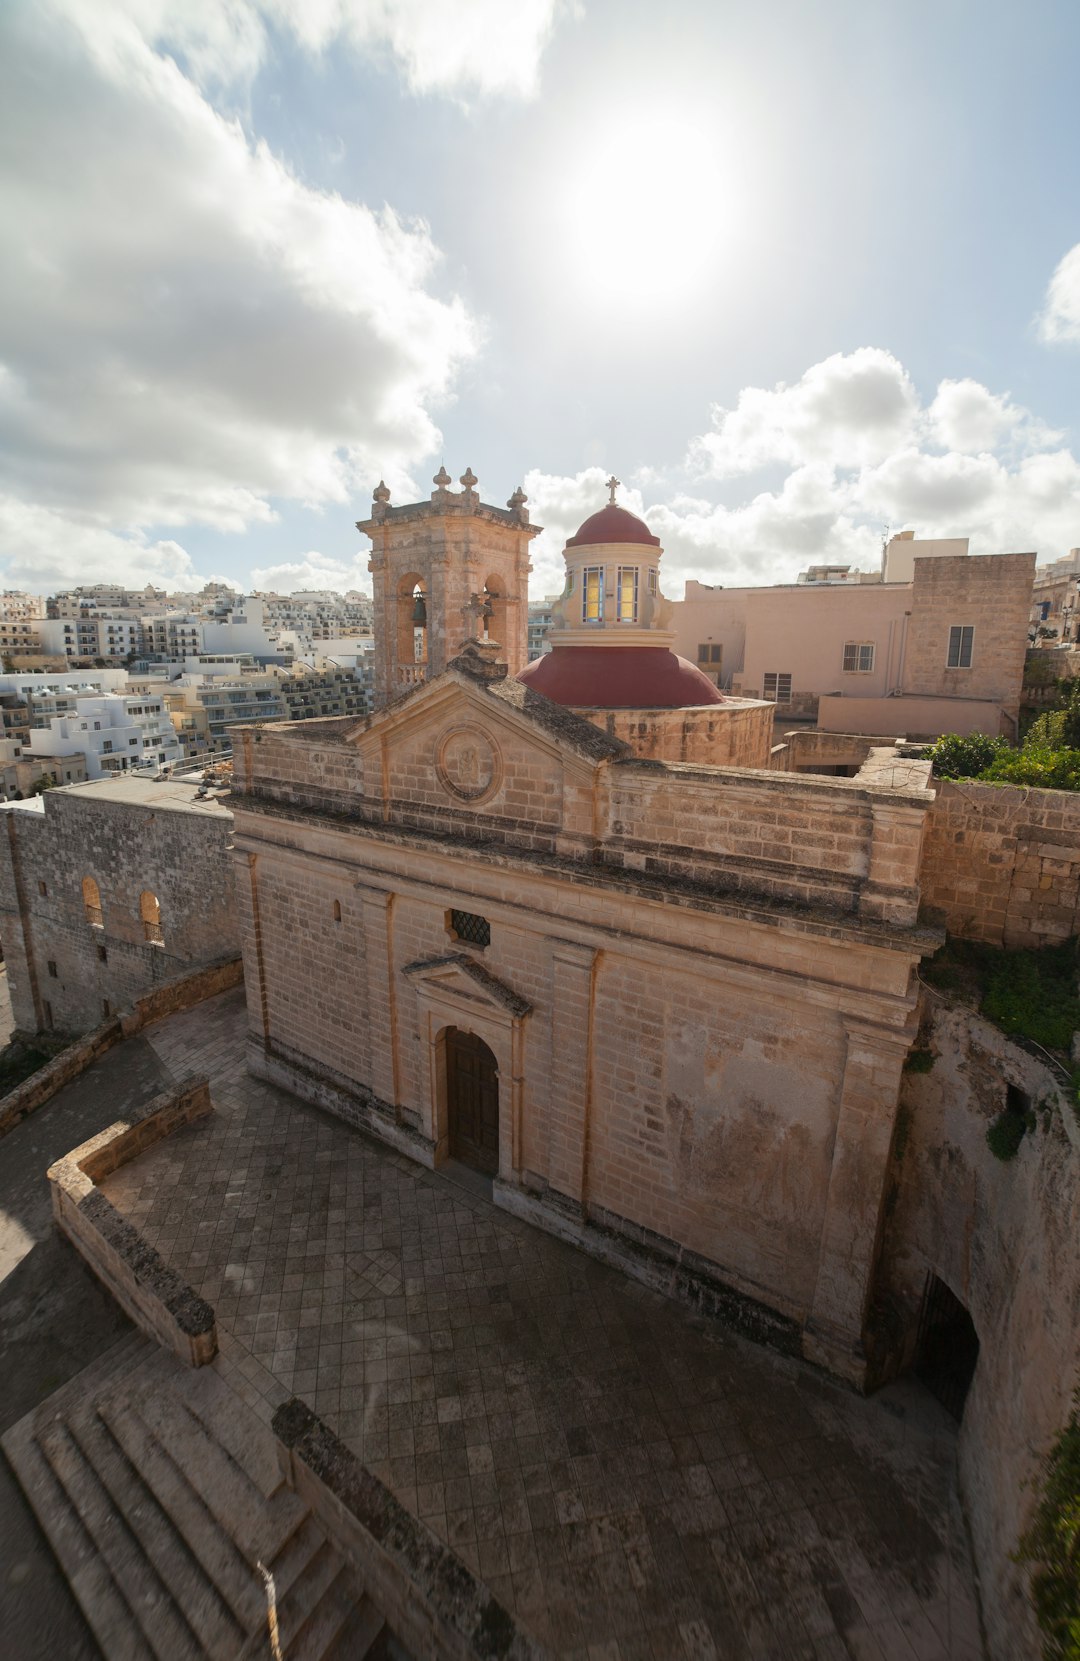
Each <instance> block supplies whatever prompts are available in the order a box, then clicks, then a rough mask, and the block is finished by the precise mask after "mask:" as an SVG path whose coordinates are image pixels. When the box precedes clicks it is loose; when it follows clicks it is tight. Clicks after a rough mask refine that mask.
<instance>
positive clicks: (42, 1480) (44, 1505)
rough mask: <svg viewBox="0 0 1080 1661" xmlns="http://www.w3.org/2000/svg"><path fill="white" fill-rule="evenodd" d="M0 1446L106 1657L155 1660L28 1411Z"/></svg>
mask: <svg viewBox="0 0 1080 1661" xmlns="http://www.w3.org/2000/svg"><path fill="white" fill-rule="evenodd" d="M2 1446H3V1450H4V1454H5V1455H6V1457H7V1460H8V1462H9V1464H10V1465H11V1468H12V1470H13V1471H14V1472H15V1475H16V1477H17V1479H18V1482H19V1486H20V1487H21V1489H22V1491H23V1493H24V1494H25V1495H26V1498H27V1501H28V1502H29V1504H30V1507H31V1509H32V1510H33V1512H34V1514H35V1516H36V1517H37V1520H38V1522H39V1523H40V1524H41V1529H42V1532H43V1534H44V1535H45V1537H46V1539H47V1540H48V1542H49V1544H50V1546H51V1547H52V1549H53V1552H54V1554H55V1556H56V1559H57V1562H58V1563H59V1564H60V1567H61V1569H62V1570H63V1571H64V1578H65V1579H66V1581H67V1583H68V1585H69V1586H70V1588H71V1591H72V1595H73V1597H74V1598H75V1601H76V1602H77V1603H78V1605H79V1607H80V1609H81V1610H82V1612H83V1614H84V1615H85V1617H86V1621H87V1624H88V1625H89V1627H90V1629H91V1631H92V1632H93V1634H94V1636H95V1638H96V1639H97V1641H98V1644H99V1645H100V1647H101V1652H102V1654H103V1655H104V1656H106V1657H107V1658H108V1661H152V1658H153V1651H152V1650H151V1648H150V1646H149V1644H147V1643H146V1642H145V1640H144V1639H143V1637H142V1634H141V1633H140V1631H139V1628H138V1626H137V1625H136V1623H135V1620H134V1619H133V1617H132V1614H131V1610H130V1609H129V1607H128V1604H127V1600H126V1599H125V1597H124V1595H123V1593H122V1592H121V1591H120V1589H119V1587H118V1586H117V1585H116V1583H115V1581H114V1580H113V1577H112V1575H111V1574H110V1572H109V1569H108V1567H107V1566H106V1563H105V1559H104V1558H103V1557H102V1555H101V1553H100V1552H99V1551H98V1549H97V1546H96V1544H95V1542H94V1541H93V1540H92V1539H91V1537H90V1535H89V1534H88V1533H87V1531H86V1528H85V1526H84V1525H83V1523H82V1521H81V1520H80V1518H79V1515H78V1513H77V1512H76V1511H75V1510H74V1508H73V1507H72V1506H71V1504H70V1502H69V1501H68V1497H67V1494H66V1492H65V1490H64V1488H63V1486H62V1485H61V1483H60V1481H59V1479H58V1478H57V1476H56V1475H55V1473H54V1472H53V1470H52V1467H51V1466H50V1464H49V1462H48V1460H47V1459H46V1458H45V1455H44V1453H43V1452H42V1450H41V1448H40V1446H39V1445H38V1442H37V1438H36V1437H35V1436H34V1433H33V1428H32V1423H31V1422H30V1418H29V1416H28V1418H26V1419H22V1420H20V1422H19V1423H18V1424H17V1425H14V1426H13V1427H12V1428H11V1430H9V1431H8V1432H7V1434H6V1435H5V1436H4V1438H3V1443H2Z"/></svg>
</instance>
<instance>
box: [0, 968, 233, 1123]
mask: <svg viewBox="0 0 1080 1661" xmlns="http://www.w3.org/2000/svg"><path fill="white" fill-rule="evenodd" d="M243 978H244V963H243V959H242V958H239V957H231V958H227V959H226V960H225V961H224V962H222V963H211V964H208V965H207V966H206V967H204V968H202V969H196V970H195V971H194V973H193V974H190V975H178V976H177V977H176V978H175V980H169V981H164V982H163V983H162V984H161V985H160V986H156V987H155V988H154V990H153V991H152V992H147V993H146V994H145V996H144V997H141V998H136V999H135V1002H134V1003H133V1005H132V1007H131V1008H130V1009H129V1010H127V1011H125V1012H124V1013H122V1014H120V1015H116V1016H114V1017H113V1019H112V1020H111V1021H105V1022H103V1023H102V1025H101V1026H100V1027H95V1028H94V1030H93V1032H89V1033H87V1035H86V1037H85V1038H80V1039H78V1040H77V1041H76V1042H75V1043H74V1044H69V1045H68V1046H67V1048H66V1049H65V1050H62V1051H61V1052H60V1054H59V1055H58V1056H57V1057H56V1059H55V1061H50V1062H49V1063H48V1064H47V1065H46V1066H44V1067H40V1068H39V1069H38V1071H37V1072H36V1073H34V1074H33V1075H32V1076H31V1077H30V1078H28V1079H27V1080H26V1081H25V1082H24V1083H23V1084H20V1085H17V1086H16V1088H15V1089H14V1090H12V1091H10V1092H9V1093H8V1094H7V1095H6V1096H4V1097H3V1098H0V1137H4V1136H6V1135H7V1133H8V1131H10V1130H14V1129H15V1126H16V1125H17V1124H20V1123H21V1122H22V1120H23V1119H25V1118H27V1116H28V1115H29V1114H31V1113H33V1112H34V1111H35V1110H36V1109H37V1108H39V1107H43V1106H44V1105H45V1103H46V1102H47V1101H51V1099H52V1098H53V1096H55V1095H56V1092H57V1091H58V1090H62V1089H63V1088H64V1085H65V1084H70V1083H71V1081H72V1079H74V1078H78V1076H79V1074H80V1073H85V1072H86V1069H87V1068H88V1067H89V1066H91V1065H92V1064H93V1063H94V1062H95V1061H97V1060H98V1058H99V1057H100V1056H103V1055H104V1054H105V1053H106V1051H107V1050H111V1049H112V1047H113V1045H114V1044H119V1043H120V1042H121V1040H122V1039H124V1038H131V1037H132V1036H133V1035H134V1034H135V1033H138V1032H141V1031H142V1030H143V1028H144V1027H147V1026H149V1025H150V1024H151V1023H152V1022H153V1021H160V1020H162V1019H163V1018H164V1017H165V1016H166V1015H177V1014H179V1013H180V1011H181V1010H184V1009H191V1008H192V1007H193V1006H194V1005H195V1004H198V1003H202V1001H203V1000H204V998H212V997H214V996H215V995H216V994H217V993H218V992H227V991H229V990H230V989H231V988H232V987H234V986H239V985H240V983H241V982H242V981H243Z"/></svg>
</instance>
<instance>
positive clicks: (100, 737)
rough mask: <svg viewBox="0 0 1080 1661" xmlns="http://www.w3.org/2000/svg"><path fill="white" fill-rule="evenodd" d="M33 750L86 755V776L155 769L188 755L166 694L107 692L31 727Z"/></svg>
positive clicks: (102, 775) (155, 771)
mask: <svg viewBox="0 0 1080 1661" xmlns="http://www.w3.org/2000/svg"><path fill="white" fill-rule="evenodd" d="M29 749H30V753H31V754H33V755H41V756H46V755H47V756H64V755H79V754H81V755H84V756H85V757H86V776H87V778H90V779H100V778H107V777H109V776H111V775H113V774H117V773H128V772H131V771H133V770H136V769H137V770H138V771H140V772H143V773H152V774H154V775H156V774H158V773H160V772H161V770H162V769H163V768H165V767H171V766H172V765H173V764H174V763H175V762H178V761H180V760H181V759H182V758H183V750H182V748H181V746H180V743H179V740H178V739H177V736H176V732H175V730H174V728H173V723H172V717H171V716H170V714H169V711H168V710H167V709H166V708H165V704H164V701H163V699H162V698H161V697H160V696H154V695H151V694H146V693H143V694H135V695H134V696H131V697H122V696H120V695H118V694H116V693H105V694H103V695H101V696H100V697H88V698H79V699H78V700H77V702H76V705H75V711H74V713H73V714H68V715H57V716H54V717H53V719H52V720H51V721H50V722H49V725H48V727H47V728H39V727H35V728H34V729H33V730H32V731H31V733H30V745H29Z"/></svg>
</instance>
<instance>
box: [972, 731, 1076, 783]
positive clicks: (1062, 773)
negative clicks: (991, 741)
mask: <svg viewBox="0 0 1080 1661" xmlns="http://www.w3.org/2000/svg"><path fill="white" fill-rule="evenodd" d="M979 777H980V779H985V780H986V782H987V783H989V784H1024V785H1031V786H1034V787H1035V788H1037V789H1039V790H1080V749H1076V750H1073V749H1060V750H1054V749H1051V748H1050V746H1049V745H1047V744H1038V743H1031V742H1030V741H1029V742H1028V743H1026V744H1025V746H1024V748H1023V749H1022V750H1009V749H1004V750H1003V751H1002V752H1001V753H1000V754H999V755H997V756H995V757H994V760H993V761H992V762H991V763H990V764H989V765H988V766H987V767H986V768H985V769H984V771H983V772H982V773H980V774H979Z"/></svg>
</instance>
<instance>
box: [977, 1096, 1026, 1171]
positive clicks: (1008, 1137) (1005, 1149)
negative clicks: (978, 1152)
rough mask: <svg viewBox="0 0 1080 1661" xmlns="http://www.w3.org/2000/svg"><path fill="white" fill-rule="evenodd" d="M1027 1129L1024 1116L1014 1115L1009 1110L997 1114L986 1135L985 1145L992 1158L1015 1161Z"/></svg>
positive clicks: (1020, 1114)
mask: <svg viewBox="0 0 1080 1661" xmlns="http://www.w3.org/2000/svg"><path fill="white" fill-rule="evenodd" d="M1027 1128H1028V1123H1027V1119H1026V1118H1025V1116H1024V1114H1022V1113H1014V1112H1012V1110H1011V1109H1010V1108H1006V1109H1005V1112H1004V1113H999V1114H998V1116H997V1118H996V1119H995V1120H994V1122H993V1124H992V1125H991V1126H990V1128H989V1130H988V1131H987V1133H986V1145H987V1147H988V1148H989V1149H990V1152H991V1153H992V1154H993V1156H994V1158H995V1159H1003V1160H1004V1159H1015V1158H1016V1155H1017V1154H1018V1152H1019V1151H1020V1144H1021V1142H1022V1141H1023V1140H1024V1132H1025V1131H1026V1130H1027Z"/></svg>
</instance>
